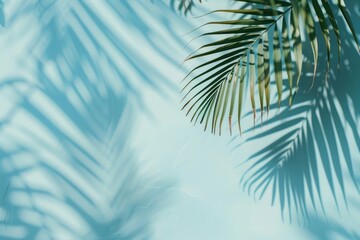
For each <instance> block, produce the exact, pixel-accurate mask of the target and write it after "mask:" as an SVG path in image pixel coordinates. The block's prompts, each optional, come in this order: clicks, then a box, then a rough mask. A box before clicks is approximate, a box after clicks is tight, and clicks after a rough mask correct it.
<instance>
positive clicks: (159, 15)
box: [0, 0, 360, 240]
mask: <svg viewBox="0 0 360 240" xmlns="http://www.w3.org/2000/svg"><path fill="white" fill-rule="evenodd" d="M3 2H4V5H3V6H4V8H3V13H4V14H3V15H4V19H5V21H3V20H2V15H0V23H1V24H2V25H4V27H3V26H0V48H1V50H0V176H1V181H0V193H1V194H0V239H55V240H70V239H126V240H127V239H156V240H169V239H170V240H177V239H179V240H180V239H196V240H197V239H206V240H212V239H214V240H218V239H226V240H235V239H246V240H252V239H254V240H255V239H259V240H261V239H266V240H268V239H269V240H272V239H274V240H279V239H284V240H285V239H292V240H293V239H294V240H296V239H299V240H304V239H310V240H311V239H319V240H323V239H329V240H336V239H360V230H359V228H358V224H357V223H359V222H360V217H359V216H360V214H359V213H360V204H359V201H360V197H359V194H358V192H357V190H356V189H355V188H354V187H353V184H352V181H353V179H351V174H349V172H348V169H349V168H348V165H347V164H348V163H349V162H351V161H352V162H353V170H354V172H355V174H356V179H355V181H356V182H358V183H359V182H360V180H359V179H360V178H359V177H358V176H360V175H359V174H360V164H359V160H360V154H359V149H360V140H359V136H360V131H359V129H358V126H360V109H359V103H360V97H359V94H358V89H359V76H360V69H359V67H358V66H359V63H360V60H359V54H358V53H357V52H356V51H355V49H354V47H353V46H352V45H351V44H352V43H351V42H350V40H348V39H350V35H349V34H348V33H346V32H343V33H342V34H343V35H344V39H345V40H344V41H343V46H344V55H343V58H342V61H341V68H340V71H339V72H337V71H336V70H335V71H333V72H332V77H331V78H330V81H329V86H328V88H326V89H324V88H320V89H318V87H320V86H322V85H323V84H322V83H321V81H323V77H321V76H320V77H319V78H318V80H317V83H316V85H315V87H314V88H313V89H312V91H310V92H309V93H307V92H305V93H304V92H300V93H299V94H298V96H297V98H296V102H295V105H294V106H293V108H292V110H286V107H285V105H283V108H282V110H284V111H282V112H280V113H278V114H276V111H277V110H276V108H274V110H273V111H272V112H271V113H270V114H271V115H273V116H274V118H271V120H270V121H267V122H264V123H263V125H261V124H260V120H259V121H258V125H257V126H258V127H257V128H256V129H255V131H254V132H253V131H251V130H250V131H248V132H246V133H245V134H244V135H243V136H242V137H241V138H240V137H239V136H237V137H234V138H232V137H229V136H227V135H226V134H225V136H222V137H218V136H213V135H211V134H210V133H204V132H203V131H202V127H201V126H195V127H193V126H192V125H191V124H190V123H189V119H188V118H186V117H185V113H184V112H181V111H180V108H181V107H180V106H181V105H180V104H179V102H180V99H181V96H182V94H180V93H179V92H180V86H179V83H180V81H181V79H182V78H183V77H184V76H185V74H186V73H187V72H188V71H189V68H191V66H192V65H191V64H185V65H184V66H180V64H181V62H182V60H183V59H184V58H185V57H186V56H187V55H188V54H189V53H190V52H191V51H193V50H194V49H195V48H196V47H198V45H199V42H195V43H193V44H192V45H190V47H184V46H185V45H186V44H187V43H188V41H189V40H190V39H191V38H192V37H194V36H196V35H197V34H199V33H200V31H201V30H200V31H199V32H196V33H193V34H186V33H188V32H190V31H191V30H193V29H194V28H196V27H197V26H199V25H200V24H202V23H204V22H206V21H208V20H210V19H213V16H206V17H204V18H200V19H194V18H193V17H191V16H188V17H184V16H182V15H181V14H179V13H177V12H176V11H173V10H171V9H170V8H169V6H168V4H166V3H164V2H162V1H160V0H155V1H150V0H118V1H115V0H112V1H98V0H89V1H73V0H61V1H55V0H41V1H37V0H34V1H20V0H15V1H13V0H11V1H10V0H8V1H3ZM347 2H348V3H347V4H348V5H349V9H350V11H351V14H352V16H353V17H354V19H355V20H354V22H355V23H356V26H355V27H356V29H357V32H358V33H360V24H359V20H360V4H359V3H358V2H356V1H347ZM220 5H221V4H220V3H218V2H216V1H209V3H206V4H205V6H207V8H208V9H200V10H198V12H195V13H194V14H198V15H199V14H201V13H204V12H207V11H209V9H215V8H216V7H219V6H220ZM0 6H2V5H1V4H0ZM225 6H226V4H225ZM220 18H221V16H220ZM343 27H344V26H343ZM343 29H345V28H343ZM319 38H320V37H319ZM334 44H335V42H334ZM320 47H323V45H321V46H320ZM305 51H306V53H310V49H309V48H308V47H305ZM322 52H324V49H322ZM334 53H336V51H334ZM306 56H309V57H311V55H306ZM324 59H325V58H322V57H321V63H320V67H319V69H324V64H325V63H324V62H325V60H324ZM334 62H335V63H334V68H333V69H336V55H335V56H334ZM310 70H311V63H306V64H305V71H310ZM320 72H321V74H323V72H324V71H320ZM334 75H337V78H336V81H335V80H334ZM310 81H311V78H310V77H306V76H304V80H303V84H302V89H304V90H307V89H308V87H309V85H310ZM325 96H327V98H324V97H325ZM326 99H327V100H326ZM248 109H249V108H248ZM296 109H302V112H300V113H298V112H296ZM294 119H295V120H296V119H301V121H300V120H299V121H292V120H294ZM274 120H276V121H274ZM243 124H244V126H248V127H247V128H248V129H250V128H251V126H252V120H251V119H250V118H249V117H245V119H244V123H243ZM246 124H247V125H246ZM303 126H306V127H307V126H309V129H311V131H310V132H307V133H306V136H307V138H306V139H312V140H311V141H310V140H308V141H305V142H304V141H303V140H301V142H302V143H309V144H310V147H307V148H306V149H307V150H308V153H309V154H307V152H306V151H305V150H304V149H305V148H300V150H297V152H296V157H295V158H291V159H295V160H296V161H293V162H291V161H289V162H286V163H284V164H289V166H288V168H286V169H288V170H284V171H286V172H285V173H286V174H289V175H288V177H287V178H286V179H288V181H291V183H292V184H293V188H292V189H301V182H302V181H303V179H304V178H305V172H306V168H303V166H307V165H306V163H310V161H316V162H317V163H318V164H319V165H318V166H319V169H320V170H319V172H318V173H316V175H317V176H319V182H320V186H321V191H322V196H323V198H322V200H321V201H320V200H319V199H315V202H316V207H315V208H316V210H318V212H319V216H316V215H315V212H314V210H313V208H312V207H311V202H310V198H309V196H311V191H310V193H309V192H305V193H303V194H301V193H298V194H299V195H298V198H299V199H300V198H301V196H304V202H305V204H306V206H310V207H309V208H308V210H307V213H308V219H307V220H306V221H303V220H300V224H299V223H298V222H297V220H296V216H297V215H296V212H294V209H292V216H293V220H292V223H290V222H289V220H288V218H287V217H288V216H289V212H288V208H287V207H285V208H284V209H285V210H284V211H283V212H284V215H285V220H283V219H282V216H281V212H282V210H281V205H280V203H279V200H278V199H277V200H276V202H275V203H274V205H273V206H271V193H272V191H273V188H272V187H269V188H268V191H267V194H266V195H265V196H264V198H263V199H261V200H255V199H254V198H253V194H252V192H251V193H250V195H249V194H248V192H247V191H243V184H244V182H242V183H241V184H239V181H240V179H241V177H242V176H243V173H244V171H245V170H246V169H248V167H249V166H251V164H252V163H253V162H254V161H257V160H259V159H260V160H262V161H264V163H265V162H267V160H271V158H270V157H268V158H264V156H263V155H261V156H255V158H253V159H252V160H251V161H250V162H249V163H248V164H245V165H242V166H240V167H238V165H239V163H242V162H243V161H245V160H246V159H248V158H249V157H250V156H251V155H253V154H255V153H258V152H259V151H261V150H264V151H266V152H267V153H270V155H269V156H274V154H275V153H274V152H273V151H277V146H278V145H275V144H277V141H276V140H278V139H281V137H284V136H290V135H287V134H288V133H289V132H290V131H291V130H294V129H295V130H296V129H298V128H301V127H303ZM284 127H286V128H284ZM263 132H264V133H268V132H270V133H274V134H266V135H262V134H261V133H263ZM321 136H326V139H327V140H326V141H325V140H324V139H323V138H322V137H321ZM304 145H306V144H302V146H304ZM264 148H265V149H264ZM313 151H314V152H313ZM326 156H331V158H330V157H328V158H326ZM326 159H327V161H326ZM323 160H325V161H323ZM327 162H330V163H334V162H335V163H337V162H339V164H340V167H339V169H343V171H342V172H341V173H342V174H343V175H342V176H341V177H339V175H336V174H337V173H338V174H339V172H336V171H335V168H334V169H331V167H330V169H331V170H329V171H327V170H326V168H322V165H326V164H327ZM322 169H325V171H324V170H322ZM253 170H256V168H253ZM329 172H331V176H333V179H334V184H333V186H334V189H335V190H334V191H335V192H336V196H337V197H338V205H339V210H337V208H336V205H335V202H334V200H333V198H332V193H331V189H330V188H329V187H328V186H329V184H328V182H327V181H328V180H327V176H329ZM247 176H249V175H247ZM337 179H343V180H344V184H343V185H344V186H345V189H346V195H345V196H346V197H345V198H346V201H347V205H348V210H347V208H346V206H345V201H344V200H343V199H344V198H343V197H342V192H341V188H339V186H341V184H339V183H338V182H337ZM312 187H313V191H312V192H313V193H314V195H315V198H317V197H316V192H317V190H316V185H315V184H314V185H312ZM305 189H308V188H307V187H305ZM294 192H295V190H293V191H292V193H294ZM320 203H322V204H323V206H324V208H325V209H326V215H327V217H328V218H327V219H326V218H325V217H324V216H323V214H322V213H321V205H320ZM291 208H294V205H292V206H291ZM294 214H295V215H294ZM299 216H300V214H299ZM300 218H301V217H300ZM301 219H302V218H301Z"/></svg>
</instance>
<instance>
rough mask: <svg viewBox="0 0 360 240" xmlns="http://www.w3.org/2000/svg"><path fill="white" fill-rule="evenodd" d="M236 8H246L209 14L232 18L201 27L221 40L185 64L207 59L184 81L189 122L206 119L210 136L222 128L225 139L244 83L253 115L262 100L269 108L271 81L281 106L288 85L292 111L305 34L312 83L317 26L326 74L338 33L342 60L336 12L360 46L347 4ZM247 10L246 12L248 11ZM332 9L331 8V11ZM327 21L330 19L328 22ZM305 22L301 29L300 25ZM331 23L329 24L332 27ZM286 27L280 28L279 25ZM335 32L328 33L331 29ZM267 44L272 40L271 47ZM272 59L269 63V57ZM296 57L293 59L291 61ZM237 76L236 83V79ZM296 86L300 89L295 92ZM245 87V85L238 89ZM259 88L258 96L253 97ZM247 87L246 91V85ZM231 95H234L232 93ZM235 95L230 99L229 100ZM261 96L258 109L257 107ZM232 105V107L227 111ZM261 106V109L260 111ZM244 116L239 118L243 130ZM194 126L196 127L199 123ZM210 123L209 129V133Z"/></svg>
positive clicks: (253, 2)
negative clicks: (310, 56) (208, 28)
mask: <svg viewBox="0 0 360 240" xmlns="http://www.w3.org/2000/svg"><path fill="white" fill-rule="evenodd" d="M233 2H234V3H242V4H243V6H242V7H236V4H234V5H233V6H234V7H233V9H220V10H215V11H213V12H211V13H215V14H225V15H226V16H231V17H229V18H228V19H227V20H223V21H212V22H208V23H206V24H204V25H203V26H214V27H215V26H218V28H219V29H218V30H216V31H209V32H207V33H204V34H202V35H201V36H200V37H202V36H213V37H216V38H218V39H217V40H215V41H212V42H209V43H207V44H204V45H203V46H201V47H200V48H199V49H198V50H197V51H196V52H194V53H193V54H192V55H190V56H189V57H188V58H187V59H186V60H192V59H203V60H205V61H204V63H201V64H200V65H198V66H196V67H194V69H193V70H192V71H191V72H190V73H189V74H188V76H186V79H187V84H186V85H185V87H184V88H183V90H187V93H186V95H185V97H184V100H185V99H187V101H186V102H185V104H184V106H183V109H184V108H187V109H188V111H187V114H189V113H190V112H192V118H191V121H193V120H194V119H198V118H199V117H202V118H201V119H202V120H201V121H200V123H203V119H204V118H205V116H206V118H207V119H212V121H211V122H212V124H211V125H212V126H211V131H212V133H215V132H216V131H217V130H216V129H217V128H218V131H219V133H221V128H222V123H223V120H224V116H226V115H228V118H229V125H230V126H229V128H230V133H231V132H232V131H231V124H232V116H233V115H234V109H238V111H240V110H241V106H238V108H236V107H235V103H236V104H237V105H239V104H243V99H241V101H236V102H235V101H234V99H235V96H236V95H237V94H239V95H240V93H239V91H240V88H235V86H237V85H238V81H239V80H240V79H242V80H246V79H248V80H246V81H249V84H248V85H246V86H249V93H250V94H249V95H250V102H251V106H252V109H253V114H254V120H255V114H256V111H257V109H258V107H260V111H261V112H263V109H264V96H265V100H266V109H267V111H269V106H270V97H269V96H270V85H271V84H270V81H272V80H274V81H275V83H276V91H277V94H278V106H279V107H280V103H281V102H282V95H283V82H284V81H287V82H288V85H289V87H290V91H289V101H288V102H289V105H291V104H292V100H293V97H294V96H295V94H296V91H297V90H298V86H299V81H300V79H301V73H302V61H303V58H302V51H303V50H302V49H303V47H302V42H303V41H305V39H302V36H301V34H300V33H301V32H305V33H306V34H305V35H306V36H307V38H308V40H309V43H310V47H311V49H312V53H313V65H314V68H313V82H312V85H313V83H314V81H315V77H316V73H317V65H318V60H319V54H318V52H319V39H318V34H319V33H317V31H316V24H318V25H319V26H320V30H321V34H322V35H323V38H324V41H325V46H326V50H327V70H326V78H327V73H328V71H329V68H330V53H331V46H330V31H332V32H334V35H335V37H336V40H337V43H338V55H339V58H340V54H341V39H340V33H339V27H338V23H337V21H336V20H335V18H334V15H335V14H334V12H333V10H332V7H337V8H339V9H340V11H341V13H342V15H343V17H344V20H345V21H344V22H345V23H346V25H347V26H348V27H349V29H350V30H351V32H352V34H353V37H354V41H355V42H356V43H357V44H358V41H357V39H356V35H355V31H354V28H353V26H352V22H351V17H350V15H349V13H348V11H347V9H346V5H345V3H344V1H342V0H341V1H338V2H337V3H336V4H333V3H329V1H327V0H321V1H320V0H312V1H306V0H291V1H290V0H288V1H285V0H283V1H281V0H233ZM244 4H246V5H245V6H248V7H247V8H245V7H244ZM331 5H333V6H331ZM326 16H328V19H327V18H326ZM300 22H301V24H300ZM328 22H329V23H328ZM281 23H282V24H281ZM330 25H331V26H332V28H330V27H329V26H330ZM267 39H271V41H268V40H267ZM271 55H273V56H274V59H273V61H270V59H269V57H268V56H271ZM292 56H294V59H293V57H292ZM241 63H242V64H243V65H245V68H243V69H244V72H243V75H242V77H241V78H240V77H239V76H238V69H239V66H240V64H241ZM271 65H273V66H272V67H271ZM271 68H272V69H274V70H275V76H274V77H273V78H272V77H271V76H270V69H271ZM283 69H286V72H287V79H284V78H283V73H282V72H283ZM234 75H235V77H233V76H234ZM294 80H296V89H295V91H293V87H294ZM240 85H241V84H240ZM255 85H257V86H258V91H255ZM243 87H245V86H244V85H243ZM231 89H232V90H231ZM230 92H231V94H230ZM256 94H258V95H259V103H260V104H257V102H256V101H255V99H256V96H255V95H256ZM229 105H230V106H229ZM258 105H259V106H258ZM240 120H241V113H238V119H237V121H238V122H239V126H240ZM195 123H196V121H195ZM206 126H207V121H206V123H205V129H206Z"/></svg>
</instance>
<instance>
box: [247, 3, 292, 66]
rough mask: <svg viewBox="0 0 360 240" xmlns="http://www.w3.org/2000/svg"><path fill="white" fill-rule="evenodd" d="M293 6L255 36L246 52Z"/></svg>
mask: <svg viewBox="0 0 360 240" xmlns="http://www.w3.org/2000/svg"><path fill="white" fill-rule="evenodd" d="M292 8H293V7H292V6H291V7H289V8H288V9H286V10H285V12H283V13H282V14H281V15H280V16H279V17H278V18H276V19H275V20H274V22H273V23H270V24H269V26H268V27H266V29H265V30H263V32H262V33H260V34H259V36H258V37H256V38H255V40H254V41H253V43H251V44H250V45H249V47H248V48H247V50H246V52H247V51H249V50H250V49H251V48H252V47H253V46H254V44H255V43H256V42H257V41H259V39H260V38H261V37H262V36H263V35H264V34H265V33H267V32H268V31H269V29H270V28H271V27H272V26H274V24H276V23H277V22H278V21H279V20H280V19H281V18H283V17H284V16H285V15H286V13H287V12H289V11H290V10H291V9H292ZM243 57H244V55H243V56H241V57H240V60H241V59H242V58H243Z"/></svg>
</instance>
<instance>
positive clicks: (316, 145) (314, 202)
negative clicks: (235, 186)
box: [238, 2, 360, 221]
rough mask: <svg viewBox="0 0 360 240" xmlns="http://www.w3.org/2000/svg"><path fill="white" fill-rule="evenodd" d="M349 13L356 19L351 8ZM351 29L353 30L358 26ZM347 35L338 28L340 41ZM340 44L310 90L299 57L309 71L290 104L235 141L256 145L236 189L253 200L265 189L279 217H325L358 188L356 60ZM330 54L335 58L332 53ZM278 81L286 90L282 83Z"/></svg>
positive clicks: (350, 50)
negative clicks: (338, 56) (327, 74)
mask: <svg viewBox="0 0 360 240" xmlns="http://www.w3.org/2000/svg"><path fill="white" fill-rule="evenodd" d="M355 6H357V8H358V6H359V4H358V3H353V2H352V3H350V2H349V9H353V10H354V9H357V8H356V7H355ZM352 16H353V17H354V22H358V20H359V15H356V13H355V11H353V12H352ZM342 27H344V26H342ZM356 27H357V30H358V31H359V25H357V26H356ZM342 29H345V28H342ZM318 30H319V29H318ZM347 34H348V33H346V32H342V36H343V39H344V40H345V39H347V36H348V35H347ZM333 40H334V39H333ZM333 46H335V43H334V44H333ZM343 48H344V54H343V56H342V61H341V66H340V69H339V70H337V66H336V64H334V65H333V66H332V69H333V70H332V71H331V74H330V75H331V76H330V79H329V80H328V82H327V86H326V87H323V85H324V84H323V81H324V78H325V77H324V75H323V74H322V75H319V76H317V79H316V82H315V85H314V87H313V88H312V89H310V86H311V83H312V76H311V64H310V61H308V60H307V59H305V67H306V68H308V69H309V74H307V75H305V76H303V78H305V79H304V81H303V83H302V84H301V86H300V92H302V93H300V92H299V93H298V94H297V95H296V97H295V99H294V103H293V106H292V107H291V108H289V107H286V106H287V101H283V102H282V104H281V106H282V108H281V111H280V112H279V113H275V112H276V111H277V110H276V109H277V106H275V105H274V106H272V109H273V111H272V114H274V115H275V116H274V117H272V119H270V120H268V121H264V123H262V124H260V123H259V124H258V125H257V126H256V127H254V129H250V130H249V131H248V132H247V134H246V136H247V137H248V138H247V139H246V140H245V142H244V143H241V144H239V145H238V147H239V148H238V151H239V152H241V150H242V149H246V147H247V146H251V147H252V149H253V148H254V146H256V147H255V148H256V149H257V151H256V150H255V151H253V152H252V154H250V155H249V157H248V158H247V159H246V161H242V162H243V163H242V164H243V165H241V167H244V168H245V169H246V171H245V172H244V174H243V176H242V178H241V185H242V187H243V188H244V189H245V190H247V191H248V192H249V194H253V195H254V197H255V198H259V199H261V198H263V197H264V196H265V195H266V194H267V193H268V194H267V196H268V198H269V199H270V200H271V202H272V204H274V203H275V202H278V203H279V205H280V208H281V212H282V216H283V217H285V216H286V217H287V218H288V219H289V220H290V221H291V220H292V219H297V220H299V221H303V220H309V219H310V218H312V217H310V216H309V214H310V215H311V214H312V213H313V214H315V215H317V214H319V213H322V214H324V215H326V212H327V211H328V210H329V208H332V206H333V205H334V206H336V208H337V209H338V211H341V210H345V209H346V207H347V196H348V192H347V191H348V190H349V189H352V186H355V189H357V190H356V191H357V192H358V184H357V181H356V177H357V176H358V174H359V173H356V172H355V171H354V168H353V162H354V161H355V160H357V159H354V157H355V155H356V154H357V153H358V152H359V151H360V132H359V128H358V126H357V122H358V119H359V116H360V109H359V104H358V103H359V94H358V93H357V89H359V88H360V84H359V81H357V79H355V78H356V76H359V75H360V72H359V69H358V66H359V63H360V58H359V54H358V53H357V52H356V50H355V49H354V47H353V45H352V43H351V42H348V41H346V40H345V42H344V43H343ZM322 50H325V49H322ZM310 51H311V50H310V48H308V49H307V52H310ZM310 55H311V54H310ZM310 55H307V56H310ZM322 57H323V58H325V54H324V51H323V54H322ZM332 57H333V58H334V59H336V55H335V56H332ZM319 69H320V70H323V73H324V72H325V69H326V64H325V63H323V64H320V65H319ZM284 84H285V85H287V86H284V87H285V89H286V91H287V92H286V94H289V92H288V89H287V87H288V84H287V82H284ZM253 131H255V133H253ZM345 176H350V181H347V182H345V180H344V179H345ZM351 185H352V186H351ZM350 191H351V190H350ZM330 199H332V200H333V201H331V200H330ZM331 210H332V209H331Z"/></svg>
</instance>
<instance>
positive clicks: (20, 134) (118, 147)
mask: <svg viewBox="0 0 360 240" xmlns="http://www.w3.org/2000/svg"><path fill="white" fill-rule="evenodd" d="M122 3H123V4H115V3H114V2H113V1H109V2H101V3H100V5H101V4H103V5H101V6H102V7H104V8H105V9H106V8H109V9H112V13H116V14H115V16H114V18H116V19H120V20H123V19H126V18H123V16H126V15H131V16H133V17H135V18H134V19H130V22H131V24H133V25H134V31H133V33H134V34H135V35H136V36H137V37H138V36H139V35H138V34H136V32H141V33H142V35H141V36H142V37H144V38H145V40H146V36H147V34H148V33H149V32H146V31H145V32H144V30H145V29H146V28H149V27H150V25H149V24H148V23H145V20H144V21H141V18H140V17H138V18H137V17H136V16H137V14H135V10H134V9H133V6H132V5H131V4H129V3H127V2H122ZM150 4H151V3H150ZM25 5H26V4H25ZM35 8H36V9H35ZM96 10H98V9H94V8H91V7H89V6H88V5H87V4H86V3H85V2H83V1H77V2H76V3H75V2H73V1H57V2H56V1H39V2H38V3H37V4H36V5H31V4H28V5H27V6H21V7H20V8H19V11H18V12H17V13H16V14H15V16H12V17H11V18H10V19H9V21H8V22H7V24H8V26H9V27H10V28H11V26H14V25H15V24H16V23H17V21H21V17H22V16H23V15H24V16H25V15H27V14H28V15H30V16H35V17H36V19H37V21H38V23H39V24H40V25H39V26H37V27H39V32H38V33H37V35H36V36H35V37H34V38H33V39H32V41H31V42H30V43H29V45H28V47H27V49H28V50H29V52H26V53H24V57H26V61H24V60H22V61H19V67H21V68H25V69H27V70H28V71H29V72H31V74H32V76H33V77H34V78H35V79H36V83H30V82H31V81H30V80H29V79H26V78H16V79H6V80H4V81H2V82H1V83H4V82H7V83H10V82H11V84H2V85H1V86H0V87H1V88H2V89H5V88H10V89H11V90H12V91H13V92H15V93H16V94H17V95H18V97H19V99H20V100H19V101H18V102H17V103H16V104H15V105H14V107H13V108H12V110H11V111H10V112H9V113H8V114H7V115H6V117H5V118H4V119H1V122H2V123H3V124H2V126H1V127H2V130H3V131H2V132H1V138H2V139H8V144H5V143H3V142H1V145H0V159H1V166H2V167H1V170H0V174H1V180H2V181H1V182H2V185H1V187H0V191H1V193H2V194H3V195H2V196H4V197H3V199H2V200H1V205H0V207H1V208H0V216H2V215H4V216H3V217H4V218H3V221H2V223H1V224H0V235H1V236H2V238H7V239H17V238H21V239H69V240H70V239H150V238H151V237H152V234H153V222H154V217H155V215H156V214H158V212H159V210H161V209H163V208H164V207H165V206H166V203H167V202H168V201H167V200H168V199H167V197H166V195H167V194H166V189H168V188H169V187H170V186H172V185H173V183H172V182H171V181H168V180H161V179H158V178H157V177H155V176H152V174H150V175H149V176H147V174H144V173H143V171H141V166H139V165H138V163H137V151H138V149H137V148H136V149H135V148H134V146H133V141H132V139H133V137H132V133H133V130H132V129H133V127H134V122H135V117H134V108H138V107H140V108H141V107H142V106H143V104H142V99H141V98H142V96H141V95H140V91H138V90H137V88H138V87H140V86H145V85H146V86H150V87H151V88H153V89H154V90H156V92H157V93H159V94H160V95H164V96H165V97H166V91H168V90H169V89H173V86H172V84H169V82H168V81H167V80H166V79H167V76H164V75H163V73H162V72H161V71H158V70H157V69H154V68H153V67H152V66H154V65H153V63H151V59H150V58H146V59H145V58H144V55H143V54H144V53H141V49H134V45H132V44H130V43H129V42H128V39H127V38H126V36H125V35H127V34H129V33H127V32H125V30H122V29H119V31H118V30H116V29H115V30H114V29H113V27H114V26H115V25H116V24H111V26H110V25H109V24H108V23H109V22H106V21H105V20H104V19H105V17H104V16H102V17H103V18H101V16H100V12H99V11H96ZM101 14H104V12H102V13H101ZM127 20H129V19H127ZM119 24H122V25H123V26H125V25H126V26H127V24H129V23H128V22H126V21H125V22H122V21H120V22H119ZM143 40H144V39H143ZM15 44H16V42H15ZM148 44H150V45H151V44H152V43H151V42H150V43H148ZM155 51H156V50H155ZM159 54H160V55H161V56H162V57H163V58H165V59H167V60H170V59H171V58H170V57H169V56H170V53H164V52H160V53H159ZM14 80H16V81H15V82H14ZM17 82H18V83H21V84H22V86H21V87H19V85H20V84H16V83H17ZM24 88H25V89H26V90H23V89H24Z"/></svg>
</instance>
